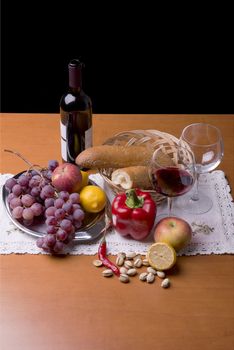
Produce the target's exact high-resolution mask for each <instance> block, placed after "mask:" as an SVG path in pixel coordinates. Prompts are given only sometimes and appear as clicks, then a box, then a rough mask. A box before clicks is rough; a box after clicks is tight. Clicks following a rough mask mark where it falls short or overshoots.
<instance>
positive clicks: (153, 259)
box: [147, 242, 176, 270]
mask: <svg viewBox="0 0 234 350" xmlns="http://www.w3.org/2000/svg"><path fill="white" fill-rule="evenodd" d="M147 259H148V261H149V263H150V265H151V266H152V267H153V268H155V269H156V270H168V269H170V268H171V267H172V266H174V265H175V263H176V251H175V249H174V248H173V247H172V246H171V245H169V244H168V243H165V242H157V243H154V244H152V245H151V246H150V247H149V250H148V252H147Z"/></svg>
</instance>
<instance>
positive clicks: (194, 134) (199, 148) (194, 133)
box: [178, 123, 224, 214]
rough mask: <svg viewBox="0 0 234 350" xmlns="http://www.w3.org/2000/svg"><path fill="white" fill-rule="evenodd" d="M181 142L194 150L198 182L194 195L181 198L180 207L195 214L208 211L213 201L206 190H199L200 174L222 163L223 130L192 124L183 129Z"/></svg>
mask: <svg viewBox="0 0 234 350" xmlns="http://www.w3.org/2000/svg"><path fill="white" fill-rule="evenodd" d="M179 143H180V145H182V146H188V147H190V149H191V150H192V152H193V154H194V157H195V169H196V184H195V186H194V191H193V193H192V196H190V197H189V198H188V197H187V196H185V197H184V198H181V200H180V201H179V202H178V204H179V207H180V208H183V209H184V210H185V211H187V212H189V213H193V214H203V213H206V212H208V211H209V210H210V209H211V208H212V205H213V202H212V200H211V198H210V197H208V196H207V195H206V194H205V193H204V191H200V190H199V176H200V174H203V173H207V172H210V171H212V170H214V169H215V168H216V167H217V166H218V165H219V164H220V162H221V159H222V157H223V153H224V147H223V139H222V135H221V132H220V130H219V129H218V128H216V127H215V126H213V125H210V124H206V123H195V124H191V125H188V126H186V127H185V128H184V129H183V131H182V134H181V137H180V142H179Z"/></svg>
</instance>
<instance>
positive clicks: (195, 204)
mask: <svg viewBox="0 0 234 350" xmlns="http://www.w3.org/2000/svg"><path fill="white" fill-rule="evenodd" d="M174 205H175V206H176V208H178V209H180V211H184V212H187V213H189V214H194V215H200V214H204V213H207V212H208V211H210V210H211V208H212V206H213V202H212V200H211V198H210V197H208V196H206V195H205V194H203V193H199V199H198V200H193V199H191V194H189V193H188V194H185V195H183V196H181V197H178V198H176V200H175V201H174Z"/></svg>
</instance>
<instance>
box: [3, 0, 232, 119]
mask: <svg viewBox="0 0 234 350" xmlns="http://www.w3.org/2000/svg"><path fill="white" fill-rule="evenodd" d="M48 3H50V2H49V1H47V2H45V1H40V2H33V1H19V2H17V1H11V0H3V1H2V2H1V19H2V20H1V111H2V112H17V113H19V112H27V113H38V112H40V113H50V112H54V113H57V112H59V101H60V98H61V95H62V94H63V93H65V91H66V89H67V83H68V80H67V64H68V62H69V60H70V59H72V58H80V59H81V60H82V61H83V62H84V63H85V70H84V74H83V87H84V91H85V92H86V93H87V94H88V95H89V96H90V97H91V99H92V102H93V111H94V113H146V114H147V113H233V112H234V108H233V92H234V91H233V63H232V57H233V54H232V49H231V48H232V44H233V42H231V41H230V40H231V39H230V37H231V36H232V35H231V33H232V28H231V23H232V22H231V19H230V20H229V19H228V13H229V10H228V9H226V11H225V17H223V15H222V13H220V11H219V9H218V12H217V13H213V12H211V10H210V9H208V10H207V12H206V11H205V10H204V8H203V9H200V8H185V7H184V8H183V9H181V11H180V9H178V8H171V7H170V8H166V9H162V8H161V9H159V8H156V7H149V6H146V5H147V4H140V5H138V6H137V5H136V3H133V4H134V6H133V5H132V6H129V8H127V7H126V3H124V2H118V3H116V2H107V3H106V4H105V6H101V5H100V3H98V4H96V6H95V7H94V5H95V3H94V2H93V3H92V2H90V3H89V2H86V3H85V5H84V3H83V2H80V1H64V2H63V1H62V2H61V4H59V3H57V2H55V1H53V2H52V4H50V6H49V5H48ZM102 4H104V3H103V2H102ZM167 6H168V5H167ZM170 6H171V5H170ZM182 10H183V12H182ZM194 13H195V15H194V17H193V16H192V15H193V14H194ZM223 19H225V20H224V21H222V20H223Z"/></svg>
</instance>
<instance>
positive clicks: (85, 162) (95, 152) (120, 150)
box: [76, 145, 153, 169]
mask: <svg viewBox="0 0 234 350" xmlns="http://www.w3.org/2000/svg"><path fill="white" fill-rule="evenodd" d="M152 154H153V150H152V149H151V148H148V147H145V146H130V147H125V146H117V145H102V146H94V147H90V148H87V149H86V150H84V151H83V152H81V153H80V154H79V155H78V156H77V157H76V164H77V165H78V166H80V167H85V168H89V169H101V168H104V169H105V168H115V169H116V168H125V167H128V166H136V165H147V164H148V163H149V161H150V159H151V157H152Z"/></svg>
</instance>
